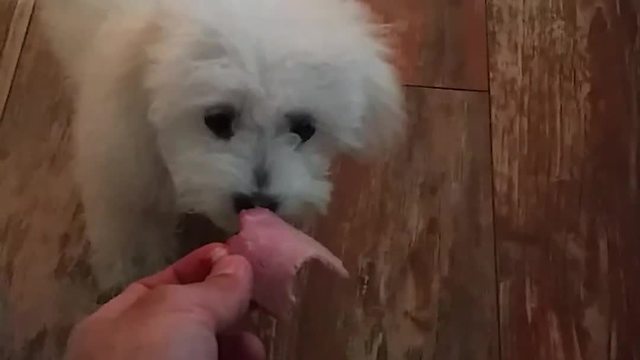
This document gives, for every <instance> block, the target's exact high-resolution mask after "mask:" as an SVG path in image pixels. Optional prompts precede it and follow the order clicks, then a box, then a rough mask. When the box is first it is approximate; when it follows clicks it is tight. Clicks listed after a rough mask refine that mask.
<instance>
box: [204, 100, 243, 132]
mask: <svg viewBox="0 0 640 360" xmlns="http://www.w3.org/2000/svg"><path fill="white" fill-rule="evenodd" d="M236 115H237V114H236V110H235V109H234V108H233V106H231V105H221V106H216V107H214V108H212V109H209V110H208V111H207V112H206V113H205V114H204V123H205V125H207V127H208V128H209V130H211V132H212V133H213V134H214V135H215V136H217V137H219V138H220V139H223V140H229V139H231V137H233V120H234V119H235V118H236Z"/></svg>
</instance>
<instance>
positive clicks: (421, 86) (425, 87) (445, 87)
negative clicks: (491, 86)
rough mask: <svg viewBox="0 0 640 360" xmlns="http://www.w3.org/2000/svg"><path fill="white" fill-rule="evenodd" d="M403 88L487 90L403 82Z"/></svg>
mask: <svg viewBox="0 0 640 360" xmlns="http://www.w3.org/2000/svg"><path fill="white" fill-rule="evenodd" d="M404 87H405V88H408V89H430V90H443V91H464V92H471V93H480V94H488V93H489V90H488V89H487V90H479V89H471V88H459V87H449V86H435V85H417V84H404Z"/></svg>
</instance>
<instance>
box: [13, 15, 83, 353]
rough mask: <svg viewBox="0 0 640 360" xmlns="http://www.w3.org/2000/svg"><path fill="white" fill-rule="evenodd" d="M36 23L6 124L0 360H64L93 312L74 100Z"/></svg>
mask: <svg viewBox="0 0 640 360" xmlns="http://www.w3.org/2000/svg"><path fill="white" fill-rule="evenodd" d="M55 64H56V63H55V61H53V59H52V57H51V55H50V54H49V52H48V51H47V49H46V44H44V41H43V37H42V29H41V28H40V26H39V24H37V22H34V23H33V25H32V27H31V28H30V31H29V33H28V35H27V39H26V42H25V48H24V51H23V53H22V56H21V58H20V64H19V66H18V69H17V72H16V76H15V80H14V83H13V86H12V92H11V95H10V97H9V100H8V102H7V106H6V111H5V114H4V119H3V121H2V122H0V174H2V175H1V176H0V199H2V200H1V201H0V294H1V296H0V297H1V298H2V300H1V301H0V303H1V304H2V305H1V306H0V312H1V313H0V319H2V324H3V325H2V327H1V329H2V330H0V335H1V336H0V358H3V359H6V358H11V359H59V358H60V355H61V352H62V350H63V348H64V344H65V342H66V335H67V333H68V331H69V328H70V326H71V324H72V323H73V322H74V320H75V319H76V318H77V317H78V316H80V315H81V314H84V313H86V312H88V311H89V310H90V309H91V308H92V304H93V300H94V297H93V294H92V291H93V290H92V286H91V279H90V272H89V269H88V265H87V262H86V260H85V254H86V250H87V246H86V242H85V241H84V238H83V236H82V233H83V226H84V225H83V219H82V209H81V207H80V205H79V202H78V197H77V196H76V191H75V188H74V186H73V180H72V178H71V175H70V171H69V162H70V158H71V154H70V146H69V141H70V129H69V122H70V120H69V113H70V111H69V108H70V107H69V105H68V99H67V98H66V97H65V95H64V93H65V92H64V91H63V89H62V88H61V86H60V84H61V83H62V78H61V76H60V75H59V72H58V71H57V67H56V65H55Z"/></svg>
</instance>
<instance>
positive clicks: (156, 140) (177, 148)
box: [41, 0, 404, 288]
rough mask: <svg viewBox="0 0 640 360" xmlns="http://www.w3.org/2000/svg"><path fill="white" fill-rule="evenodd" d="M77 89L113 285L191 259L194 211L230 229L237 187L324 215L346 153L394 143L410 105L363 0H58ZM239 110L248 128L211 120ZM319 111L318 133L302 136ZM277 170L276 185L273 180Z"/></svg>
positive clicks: (89, 202) (92, 198)
mask: <svg viewBox="0 0 640 360" xmlns="http://www.w3.org/2000/svg"><path fill="white" fill-rule="evenodd" d="M41 4H43V14H44V16H43V20H44V21H45V22H46V23H47V25H48V26H49V31H48V32H49V35H50V38H51V42H52V45H53V46H52V47H53V49H54V51H55V53H56V55H57V56H58V58H59V59H60V60H61V62H62V64H63V65H64V69H65V71H66V72H67V74H68V76H69V77H70V79H71V82H72V84H73V88H74V94H75V110H76V114H75V141H76V144H77V151H76V156H77V159H76V168H77V177H78V180H79V183H80V185H81V188H82V196H83V201H84V204H85V208H86V213H87V221H88V234H89V238H90V240H91V243H92V253H93V255H92V263H93V267H94V272H95V275H96V276H97V279H98V282H99V285H100V286H101V287H102V288H109V287H111V286H114V285H118V284H120V283H122V282H125V281H128V280H131V279H132V278H134V277H136V276H140V275H141V273H145V272H149V271H153V270H156V269H157V268H159V267H161V266H163V265H164V264H165V263H166V261H168V260H169V259H171V258H172V257H174V256H175V254H176V250H175V247H176V243H175V239H174V228H175V224H176V219H177V215H178V214H179V213H180V212H186V211H194V212H199V213H203V214H206V215H207V216H209V217H210V218H211V220H212V221H213V222H214V223H216V224H217V225H219V226H221V227H223V228H226V229H228V230H230V231H233V229H234V228H235V226H236V222H237V220H236V218H237V216H236V212H235V210H234V206H233V200H232V199H233V196H234V194H236V193H245V194H252V193H255V192H261V193H264V194H267V195H270V196H272V197H274V198H277V199H278V200H279V201H280V207H279V210H278V212H279V213H280V214H281V215H282V216H283V217H285V218H289V219H296V218H299V217H301V216H306V215H307V214H310V213H313V212H317V211H322V210H323V209H324V208H325V206H326V205H327V203H328V201H329V198H330V192H331V184H330V183H329V181H328V179H327V175H328V169H329V164H330V160H331V158H332V157H333V156H334V155H335V154H337V153H340V152H348V153H353V154H358V153H367V152H372V151H376V150H380V149H385V148H386V146H387V145H389V143H390V141H391V140H392V139H393V138H394V137H395V136H396V135H397V134H398V133H399V132H400V131H401V129H402V125H403V119H404V116H403V112H402V98H401V90H400V86H399V84H398V81H397V79H396V77H395V74H394V71H393V69H392V67H391V66H390V65H389V64H388V63H387V61H386V60H387V59H386V56H387V53H386V49H385V47H384V45H383V43H382V42H381V41H380V38H379V36H378V35H379V34H378V32H379V29H378V28H377V27H376V26H375V25H373V24H372V23H371V21H370V18H369V14H368V12H367V10H366V9H365V8H364V7H363V6H362V5H361V4H359V3H357V2H354V1H351V0H180V1H175V0H44V1H43V2H41ZM219 105H226V106H229V105H230V106H232V107H234V108H235V109H237V110H236V111H237V114H238V115H237V118H236V119H235V120H234V122H233V132H234V135H233V137H232V138H230V139H228V140H224V139H220V138H218V137H216V136H215V135H214V134H213V133H212V132H211V131H210V130H209V129H208V128H207V126H206V125H205V122H204V120H203V119H204V114H206V113H207V111H209V109H211V108H215V107H216V106H219ZM292 112H305V113H307V114H310V115H311V116H312V117H313V118H314V119H315V127H316V129H317V130H316V134H315V135H314V136H313V137H312V138H311V139H310V140H309V141H308V142H306V143H301V139H300V137H299V136H297V135H295V134H293V133H291V132H290V128H289V124H288V123H287V117H286V115H287V114H290V113H292ZM257 167H262V168H263V169H264V170H265V171H266V174H267V176H268V182H266V183H265V184H264V186H262V187H261V188H259V187H258V184H257V182H256V179H255V176H254V172H255V170H256V168H257Z"/></svg>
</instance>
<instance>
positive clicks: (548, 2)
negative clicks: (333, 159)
mask: <svg viewBox="0 0 640 360" xmlns="http://www.w3.org/2000/svg"><path fill="white" fill-rule="evenodd" d="M40 1H42V0H40ZM484 1H485V0H456V1H453V0H420V1H418V0H394V1H391V0H369V2H370V3H371V4H372V5H373V7H374V8H375V9H376V10H378V12H379V13H380V14H381V16H382V17H383V18H384V19H385V20H386V21H388V22H391V23H392V24H394V31H395V33H396V34H397V39H396V40H397V42H396V43H397V48H398V56H397V64H398V67H399V68H400V69H401V71H402V74H403V80H404V82H405V84H406V85H407V86H406V93H407V103H408V111H409V114H410V115H411V119H412V129H411V131H410V132H409V134H410V136H409V138H408V141H407V143H406V146H404V148H402V149H400V150H399V151H398V152H397V153H395V154H393V155H391V156H389V158H387V159H382V160H381V161H379V162H378V163H376V164H372V165H368V166H364V165H360V164H353V163H350V162H349V161H345V162H342V163H340V164H339V165H338V166H336V171H335V177H336V181H337V183H338V186H337V189H336V192H335V201H334V203H333V205H332V207H331V211H330V215H329V216H328V217H327V218H324V219H321V220H320V221H319V224H317V226H316V227H315V229H316V230H315V232H316V236H317V238H318V239H320V240H322V241H324V242H325V243H326V244H327V245H328V246H329V247H330V248H331V249H332V250H334V251H336V252H337V253H338V254H339V255H340V256H341V257H342V258H343V259H344V260H345V262H346V264H347V266H348V268H349V270H350V271H351V272H352V274H354V278H353V279H352V280H351V281H350V282H347V283H337V282H336V281H335V279H333V278H329V277H327V278H325V277H323V276H322V275H321V274H319V273H316V272H315V271H311V273H310V274H309V276H308V279H307V282H306V283H307V286H306V291H305V292H304V301H303V304H302V307H301V310H300V313H299V314H298V315H297V317H296V321H294V322H293V323H291V324H286V325H285V324H273V323H272V322H271V321H270V320H268V319H264V318H263V319H261V320H258V322H259V323H260V324H261V326H260V329H261V334H262V335H263V336H264V338H265V340H266V341H267V342H268V346H269V352H270V354H271V358H272V359H337V360H340V359H349V360H351V359H354V360H359V359H376V360H386V359H388V360H395V359H398V360H419V359H420V360H425V359H429V360H431V359H437V360H472V359H504V360H529V359H539V360H552V359H553V360H555V359H558V360H574V359H576V360H577V359H590V360H605V359H608V360H632V359H636V360H640V189H639V187H640V184H639V183H640V2H639V1H638V0H544V1H542V0H531V1H516V0H488V1H487V3H486V4H485V2H484ZM34 2H35V3H36V4H35V5H34ZM34 8H35V10H34ZM37 12H38V6H37V1H34V0H2V1H1V2H0V49H2V53H1V54H0V115H1V117H0V325H1V328H0V358H11V359H49V358H59V356H60V354H61V352H62V351H63V347H64V343H65V339H66V335H67V333H68V331H69V329H70V326H71V325H72V323H73V321H74V320H75V319H77V318H78V317H79V316H82V315H83V314H85V313H86V312H88V311H90V310H91V309H92V307H93V306H94V301H95V296H96V294H95V289H93V287H92V285H91V281H90V279H91V274H90V270H89V266H88V264H87V261H86V250H87V246H86V240H85V239H84V237H83V230H84V229H83V220H82V208H81V207H80V206H79V203H78V197H77V195H76V190H75V187H74V185H73V182H72V178H71V176H70V173H69V162H70V151H69V137H70V134H69V121H70V120H69V101H68V96H67V95H65V93H64V91H63V90H62V86H61V78H60V75H59V73H58V69H57V65H56V64H55V63H54V62H53V61H52V59H51V56H50V54H49V52H48V51H47V49H46V44H44V42H43V37H42V32H43V29H42V28H41V27H40V26H39V24H38V23H37V22H36V21H34V20H33V14H34V13H35V14H37Z"/></svg>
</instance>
